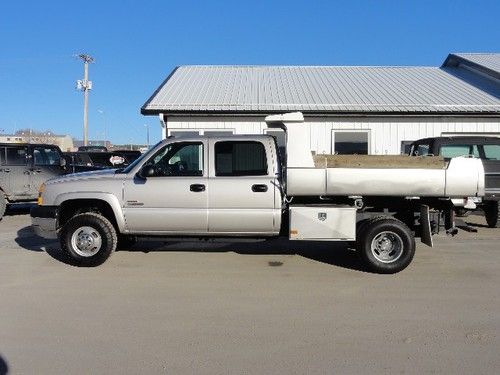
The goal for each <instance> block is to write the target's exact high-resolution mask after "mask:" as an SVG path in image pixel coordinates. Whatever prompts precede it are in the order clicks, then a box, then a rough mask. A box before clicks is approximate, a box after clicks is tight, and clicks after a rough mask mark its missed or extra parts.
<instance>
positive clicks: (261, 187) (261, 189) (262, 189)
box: [252, 184, 267, 193]
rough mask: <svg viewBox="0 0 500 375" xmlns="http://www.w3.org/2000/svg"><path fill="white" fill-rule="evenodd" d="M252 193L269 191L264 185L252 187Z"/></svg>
mask: <svg viewBox="0 0 500 375" xmlns="http://www.w3.org/2000/svg"><path fill="white" fill-rule="evenodd" d="M252 191H253V192H254V193H265V192H266V191H267V185H264V184H262V185H261V184H256V185H252Z"/></svg>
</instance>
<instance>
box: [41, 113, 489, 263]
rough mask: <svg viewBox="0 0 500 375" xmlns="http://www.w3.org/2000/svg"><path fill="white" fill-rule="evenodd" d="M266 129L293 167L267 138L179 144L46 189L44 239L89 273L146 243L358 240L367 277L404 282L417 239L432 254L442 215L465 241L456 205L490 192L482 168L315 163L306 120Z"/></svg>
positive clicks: (328, 159) (464, 162)
mask: <svg viewBox="0 0 500 375" xmlns="http://www.w3.org/2000/svg"><path fill="white" fill-rule="evenodd" d="M266 122H267V124H268V126H269V127H271V128H281V129H283V130H285V132H286V133H287V137H286V138H287V147H286V157H285V160H281V159H280V155H279V151H278V147H277V144H276V140H275V139H274V138H273V137H272V136H268V135H233V136H226V137H223V136H202V137H200V136H193V137H185V138H175V137H169V138H167V139H165V140H163V141H162V142H160V143H158V144H157V145H156V146H154V147H153V148H152V149H151V150H150V151H148V152H147V153H146V154H144V155H142V156H141V157H140V158H139V159H137V160H136V161H135V162H133V163H132V164H130V165H129V166H128V167H126V168H125V169H118V170H105V171H99V172H86V173H79V174H78V173H77V174H72V175H67V176H62V177H59V178H56V179H52V180H50V181H47V182H46V183H45V184H43V185H42V186H41V188H40V193H39V202H38V203H39V204H38V206H37V207H35V208H33V209H32V211H31V217H32V225H33V227H34V230H35V232H36V233H37V234H39V235H41V236H43V237H46V238H59V241H60V244H61V248H62V249H63V250H64V251H65V252H66V253H67V254H68V255H69V256H70V257H71V258H72V259H73V260H74V261H75V262H76V263H77V264H80V265H83V266H94V265H98V264H101V263H102V262H104V261H105V260H106V259H107V258H108V257H109V255H110V254H111V253H112V252H113V251H114V250H115V249H116V248H117V247H118V248H123V247H126V246H129V245H130V244H131V243H133V241H134V239H135V238H140V237H149V236H161V237H172V236H176V237H178V236H181V237H191V238H214V237H223V238H234V237H250V238H260V239H262V238H268V239H269V238H274V237H278V236H287V237H288V238H289V239H290V240H301V241H347V242H350V243H352V245H353V246H355V247H356V249H357V251H358V252H359V254H360V256H361V258H362V260H363V261H364V264H365V265H366V266H367V268H368V269H370V270H372V271H374V272H381V273H394V272H398V271H401V270H402V269H404V268H405V267H407V266H408V265H409V264H410V262H411V260H412V258H413V255H414V252H415V236H418V237H420V238H421V239H422V241H423V242H424V243H426V244H428V245H430V246H432V237H431V234H432V232H433V231H435V230H436V228H437V227H438V226H437V225H436V221H439V219H438V218H437V217H439V216H440V214H441V213H442V214H443V216H444V217H445V224H446V229H447V231H448V233H451V234H454V233H455V231H456V229H455V228H454V224H453V221H452V215H451V213H450V212H451V209H452V204H451V201H450V197H457V196H458V197H461V196H464V195H466V196H476V195H477V196H481V195H482V194H483V193H484V172H483V168H482V164H481V161H480V160H477V159H470V158H456V159H452V160H450V161H444V160H443V159H442V158H439V157H436V158H432V157H427V158H412V157H409V156H402V157H401V156H398V157H391V158H390V159H384V158H383V157H382V158H380V157H379V158H378V159H371V158H367V159H366V160H365V159H363V160H360V159H359V158H357V156H355V159H353V160H350V159H348V160H346V159H341V160H338V159H337V158H336V156H334V155H316V156H314V157H313V155H312V154H311V152H310V150H309V147H308V144H309V142H308V137H309V134H310V132H309V130H308V128H307V126H306V125H305V124H304V123H303V122H304V119H303V116H302V114H301V113H289V114H284V115H272V116H268V117H267V118H266ZM389 162H390V163H389ZM391 163H392V164H391ZM389 164H390V165H389ZM432 218H434V219H432ZM436 218H437V219H436Z"/></svg>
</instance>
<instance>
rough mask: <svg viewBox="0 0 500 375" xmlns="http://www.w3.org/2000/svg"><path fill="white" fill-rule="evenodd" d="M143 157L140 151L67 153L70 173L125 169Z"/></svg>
mask: <svg viewBox="0 0 500 375" xmlns="http://www.w3.org/2000/svg"><path fill="white" fill-rule="evenodd" d="M139 156H141V152H140V151H133V150H116V151H78V152H65V153H64V158H65V159H66V163H67V165H68V171H69V173H78V172H87V171H95V170H101V169H109V168H125V167H127V166H128V165H129V164H131V163H132V162H133V161H134V160H135V159H137V158H138V157H139Z"/></svg>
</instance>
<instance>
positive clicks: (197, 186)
mask: <svg viewBox="0 0 500 375" xmlns="http://www.w3.org/2000/svg"><path fill="white" fill-rule="evenodd" d="M189 190H191V191H194V192H195V193H199V192H202V191H205V185H203V184H192V185H190V186H189Z"/></svg>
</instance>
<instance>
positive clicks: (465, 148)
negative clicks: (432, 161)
mask: <svg viewBox="0 0 500 375" xmlns="http://www.w3.org/2000/svg"><path fill="white" fill-rule="evenodd" d="M439 155H441V156H442V157H444V158H447V159H448V158H456V157H459V156H473V157H475V158H479V157H480V155H479V150H478V147H477V145H471V144H461V145H443V146H441V148H440V150H439Z"/></svg>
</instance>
